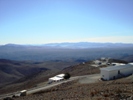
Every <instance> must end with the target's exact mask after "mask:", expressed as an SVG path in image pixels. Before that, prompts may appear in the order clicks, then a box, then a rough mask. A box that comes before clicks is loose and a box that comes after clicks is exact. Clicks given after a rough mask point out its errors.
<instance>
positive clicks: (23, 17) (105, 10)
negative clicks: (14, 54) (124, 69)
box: [0, 0, 133, 44]
mask: <svg viewBox="0 0 133 100" xmlns="http://www.w3.org/2000/svg"><path fill="white" fill-rule="evenodd" d="M81 41H84V42H87V41H88V42H124V43H133V0H0V44H6V43H16V44H44V43H54V42H81Z"/></svg>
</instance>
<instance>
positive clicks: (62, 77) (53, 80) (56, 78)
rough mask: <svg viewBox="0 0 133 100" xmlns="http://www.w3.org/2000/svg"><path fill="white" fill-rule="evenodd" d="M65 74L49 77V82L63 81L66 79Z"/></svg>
mask: <svg viewBox="0 0 133 100" xmlns="http://www.w3.org/2000/svg"><path fill="white" fill-rule="evenodd" d="M64 76H65V74H59V75H56V76H54V77H51V78H49V80H48V81H49V83H51V82H57V81H61V80H63V79H64Z"/></svg>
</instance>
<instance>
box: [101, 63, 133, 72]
mask: <svg viewBox="0 0 133 100" xmlns="http://www.w3.org/2000/svg"><path fill="white" fill-rule="evenodd" d="M129 67H133V63H132V64H127V65H118V66H110V67H106V68H100V69H101V70H106V71H113V70H120V69H124V68H129Z"/></svg>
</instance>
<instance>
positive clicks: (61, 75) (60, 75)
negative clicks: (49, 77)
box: [56, 74, 65, 78]
mask: <svg viewBox="0 0 133 100" xmlns="http://www.w3.org/2000/svg"><path fill="white" fill-rule="evenodd" d="M64 76H65V74H59V75H56V77H61V78H63V77H64Z"/></svg>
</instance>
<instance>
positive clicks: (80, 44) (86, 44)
mask: <svg viewBox="0 0 133 100" xmlns="http://www.w3.org/2000/svg"><path fill="white" fill-rule="evenodd" d="M43 46H50V47H64V48H99V47H130V46H132V47H133V44H125V43H92V42H77V43H67V42H66V43H49V44H44V45H43Z"/></svg>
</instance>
